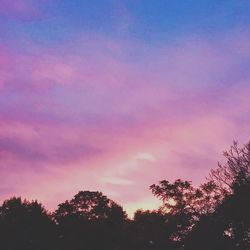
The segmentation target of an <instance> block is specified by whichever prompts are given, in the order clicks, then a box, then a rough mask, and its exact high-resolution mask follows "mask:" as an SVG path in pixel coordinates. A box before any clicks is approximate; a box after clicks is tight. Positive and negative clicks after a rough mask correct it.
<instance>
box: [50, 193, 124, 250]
mask: <svg viewBox="0 0 250 250" xmlns="http://www.w3.org/2000/svg"><path fill="white" fill-rule="evenodd" d="M54 218H55V220H56V222H57V223H58V225H59V230H60V238H61V248H62V249H78V248H82V247H86V248H87V249H100V247H101V248H102V249H111V248H114V247H115V246H116V245H117V244H118V241H119V238H120V228H121V226H122V223H123V222H124V221H125V220H126V219H127V215H126V213H125V212H124V210H123V209H122V207H121V206H119V205H118V204H116V203H115V202H114V201H112V200H110V199H108V198H107V197H106V196H104V195H103V194H102V193H101V192H91V191H80V192H79V193H78V194H76V195H75V196H74V198H73V199H72V200H70V201H65V202H64V203H61V204H59V205H58V209H57V210H56V211H55V213H54Z"/></svg>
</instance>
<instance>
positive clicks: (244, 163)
mask: <svg viewBox="0 0 250 250" xmlns="http://www.w3.org/2000/svg"><path fill="white" fill-rule="evenodd" d="M223 155H224V157H225V158H226V163H225V164H221V163H218V168H217V169H214V170H213V169H212V170H211V173H210V179H211V180H212V181H214V182H215V183H216V184H217V186H219V187H220V188H221V189H222V190H224V192H225V193H227V192H231V191H232V189H233V185H234V184H235V183H236V182H241V184H243V183H247V182H249V180H250V142H248V143H247V144H246V145H244V146H243V147H242V148H240V147H239V146H238V144H237V142H236V141H234V143H233V145H232V146H231V147H230V149H229V150H228V151H224V152H223Z"/></svg>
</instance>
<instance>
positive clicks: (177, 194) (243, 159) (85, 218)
mask: <svg viewBox="0 0 250 250" xmlns="http://www.w3.org/2000/svg"><path fill="white" fill-rule="evenodd" d="M224 156H225V158H226V162H225V164H223V165H221V164H219V166H218V168H216V169H214V170H212V171H211V173H210V176H209V177H208V178H207V182H206V183H204V184H202V185H201V186H200V187H198V188H197V187H193V186H192V184H191V182H189V181H183V180H180V179H178V180H176V181H174V182H173V183H170V182H169V181H167V180H163V181H161V182H159V183H158V184H154V185H152V186H151V187H150V190H151V191H152V193H153V195H155V196H156V197H158V198H159V199H161V200H162V206H161V207H160V208H159V209H158V210H153V211H149V210H147V211H143V210H138V211H136V212H135V214H134V218H133V219H132V220H131V219H128V217H127V214H126V212H125V211H124V210H123V208H122V207H121V206H120V205H118V204H117V203H115V202H114V201H112V200H110V199H109V198H107V197H106V196H105V195H103V194H102V193H101V192H91V191H80V192H79V193H78V194H76V195H75V196H74V197H73V198H72V199H71V200H69V201H65V202H63V203H61V204H59V205H58V208H57V210H56V211H54V212H53V213H49V212H48V211H47V210H46V209H45V208H44V207H43V206H42V205H41V204H40V203H38V202H37V201H27V200H22V199H21V198H16V197H14V198H11V199H9V200H6V201H4V202H3V204H2V205H1V207H0V249H3V250H17V249H18V250H163V249H164V250H168V249H169V250H181V249H184V250H235V249H239V250H248V249H250V143H248V144H247V145H245V146H244V147H242V148H239V147H238V146H237V143H234V144H233V146H232V147H231V148H230V149H229V150H228V151H226V152H224Z"/></svg>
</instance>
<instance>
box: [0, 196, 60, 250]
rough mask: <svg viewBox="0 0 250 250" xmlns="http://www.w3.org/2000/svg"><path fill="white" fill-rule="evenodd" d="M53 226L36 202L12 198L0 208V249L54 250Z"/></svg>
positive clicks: (46, 213)
mask: <svg viewBox="0 0 250 250" xmlns="http://www.w3.org/2000/svg"><path fill="white" fill-rule="evenodd" d="M54 230H55V224H54V223H53V222H52V220H51V218H50V216H49V214H48V212H47V211H46V210H45V209H44V208H43V206H42V205H41V204H40V203H38V202H37V201H31V202H29V201H27V200H22V199H21V198H16V197H13V198H11V199H9V200H6V201H4V202H3V204H2V206H1V207H0V238H1V247H2V248H3V249H5V250H15V249H27V250H29V249H30V250H31V249H38V250H39V249H41V250H42V249H48V250H49V249H54V239H55V234H54V232H55V231H54Z"/></svg>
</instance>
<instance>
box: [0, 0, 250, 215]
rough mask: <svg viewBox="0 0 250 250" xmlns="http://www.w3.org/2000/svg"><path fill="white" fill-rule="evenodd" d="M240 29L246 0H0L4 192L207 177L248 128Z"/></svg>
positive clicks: (129, 206) (123, 199)
mask: <svg viewBox="0 0 250 250" xmlns="http://www.w3.org/2000/svg"><path fill="white" fill-rule="evenodd" d="M249 41H250V2H249V0H220V1H218V0H185V1H176V0H164V1H163V0H158V1H152V0H143V1H142V0H123V1H121V0H91V1H87V0H86V1H85V0H12V1H9V0H0V201H3V200H4V199H7V198H10V197H11V196H14V195H15V196H22V197H25V198H27V199H38V200H39V201H40V202H42V203H43V204H44V205H45V207H46V208H48V209H49V210H51V211H53V210H54V209H55V208H56V207H57V204H59V203H61V202H63V201H65V200H67V199H71V198H72V197H73V195H75V194H76V193H77V192H78V191H80V190H93V191H95V190H98V191H101V192H103V193H104V194H105V195H107V196H108V197H109V198H111V199H113V200H114V201H116V202H117V203H119V204H121V205H122V206H123V207H124V208H125V209H126V210H127V212H128V213H129V214H132V213H133V211H135V210H136V209H139V208H143V209H154V208H157V207H158V206H159V204H160V202H159V201H158V200H157V199H156V198H154V197H153V195H152V194H151V192H150V190H149V186H150V185H151V184H156V183H158V182H159V181H160V180H163V179H166V180H169V181H173V180H175V179H177V178H181V179H184V180H190V181H192V183H193V184H194V185H199V184H200V183H202V182H204V181H206V176H208V175H209V171H210V169H211V168H216V167H217V162H218V161H222V162H223V157H222V151H223V150H226V149H228V148H229V146H230V145H231V144H232V142H233V140H237V141H238V142H239V144H240V145H242V144H244V143H247V142H248V141H249V139H250V138H249V135H250V98H249V97H250V71H249V68H250V42H249Z"/></svg>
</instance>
